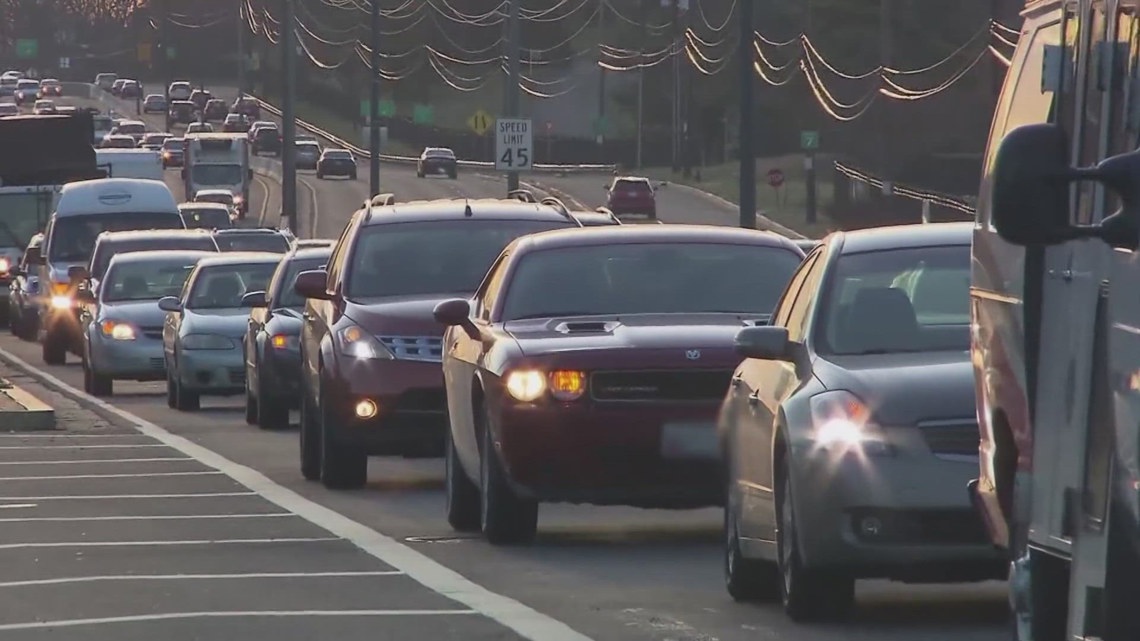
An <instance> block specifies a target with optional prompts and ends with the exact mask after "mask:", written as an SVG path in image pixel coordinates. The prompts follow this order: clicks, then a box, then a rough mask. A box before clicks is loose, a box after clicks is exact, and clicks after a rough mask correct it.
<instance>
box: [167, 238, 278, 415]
mask: <svg viewBox="0 0 1140 641" xmlns="http://www.w3.org/2000/svg"><path fill="white" fill-rule="evenodd" d="M279 262H281V256H280V254H267V253H260V252H237V253H230V254H225V255H223V256H210V257H207V258H202V259H200V260H199V261H198V263H197V265H195V267H194V270H193V271H192V272H191V273H190V276H189V278H188V279H187V281H186V286H185V287H184V288H183V290H182V294H181V295H180V296H167V297H165V298H162V299H159V301H158V306H159V308H161V309H162V310H163V311H165V312H167V314H166V321H165V323H164V325H163V329H162V346H163V356H164V360H165V369H166V402H167V405H169V406H170V408H171V409H176V410H179V411H183V412H188V411H195V410H197V409H199V407H200V403H201V397H202V396H236V395H239V394H242V393H244V392H245V363H244V362H243V360H244V359H243V356H242V350H241V338H242V335H243V334H244V333H245V328H246V317H247V310H246V309H245V308H243V307H242V298H243V297H244V296H245V295H246V294H247V293H249V292H251V291H265V287H266V285H267V284H268V283H269V279H270V278H271V277H272V276H273V271H274V270H275V269H276V268H277V264H278V263H279Z"/></svg>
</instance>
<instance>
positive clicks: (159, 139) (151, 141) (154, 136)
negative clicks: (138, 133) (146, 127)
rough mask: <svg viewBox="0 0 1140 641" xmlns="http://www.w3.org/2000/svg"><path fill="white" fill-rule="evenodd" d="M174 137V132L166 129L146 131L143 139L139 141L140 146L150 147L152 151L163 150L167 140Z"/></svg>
mask: <svg viewBox="0 0 1140 641" xmlns="http://www.w3.org/2000/svg"><path fill="white" fill-rule="evenodd" d="M173 137H174V135H173V134H171V133H168V132H165V131H164V132H153V133H146V134H144V135H143V137H142V140H140V141H139V148H140V149H149V150H150V151H161V150H162V146H163V145H164V144H166V141H167V140H170V139H171V138H173Z"/></svg>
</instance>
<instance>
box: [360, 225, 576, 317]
mask: <svg viewBox="0 0 1140 641" xmlns="http://www.w3.org/2000/svg"><path fill="white" fill-rule="evenodd" d="M569 226H570V223H568V222H565V223H564V222H560V221H559V222H555V221H549V222H547V221H541V222H540V221H533V220H528V221H496V220H489V221H474V220H462V221H440V222H416V223H395V224H390V225H375V226H370V227H366V228H365V229H364V232H363V234H362V235H361V238H360V240H359V241H357V246H356V249H355V251H354V252H353V257H352V265H351V267H350V268H349V273H348V277H347V279H348V283H347V292H348V296H349V297H351V298H373V297H381V296H417V295H425V294H468V293H471V292H474V291H475V289H476V288H477V287H479V282H480V281H481V280H482V279H483V275H484V274H486V273H487V269H488V268H489V267H490V266H491V263H492V262H494V260H495V259H496V258H498V256H499V253H501V252H502V251H503V248H504V247H506V246H507V244H508V243H510V242H511V241H512V240H514V239H515V238H518V237H519V236H524V235H526V234H534V233H537V232H540V231H548V230H551V229H563V228H566V227H569Z"/></svg>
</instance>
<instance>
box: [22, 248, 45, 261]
mask: <svg viewBox="0 0 1140 641" xmlns="http://www.w3.org/2000/svg"><path fill="white" fill-rule="evenodd" d="M24 262H26V263H27V264H29V265H43V264H44V255H43V253H42V250H41V249H40V248H39V247H29V248H28V249H27V252H26V253H25V254H24Z"/></svg>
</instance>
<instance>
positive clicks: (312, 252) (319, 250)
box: [285, 247, 332, 261]
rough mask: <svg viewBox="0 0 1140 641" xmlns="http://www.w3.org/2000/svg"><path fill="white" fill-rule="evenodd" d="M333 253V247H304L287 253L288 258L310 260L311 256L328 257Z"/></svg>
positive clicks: (291, 259)
mask: <svg viewBox="0 0 1140 641" xmlns="http://www.w3.org/2000/svg"><path fill="white" fill-rule="evenodd" d="M331 255H332V247H302V248H299V249H294V250H292V251H290V252H289V253H288V254H286V255H285V256H286V260H289V261H293V260H308V259H310V258H328V257H329V256H331Z"/></svg>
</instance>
